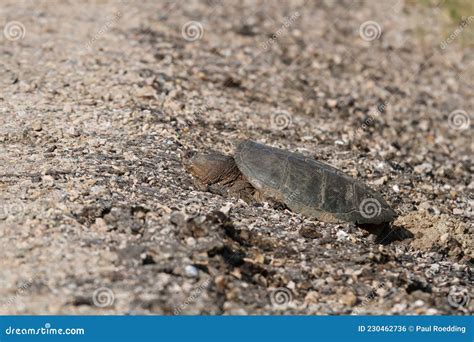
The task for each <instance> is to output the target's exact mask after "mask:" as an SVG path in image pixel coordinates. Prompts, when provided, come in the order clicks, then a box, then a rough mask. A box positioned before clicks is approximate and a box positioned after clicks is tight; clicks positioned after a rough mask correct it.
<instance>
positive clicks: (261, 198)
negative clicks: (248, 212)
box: [253, 191, 289, 210]
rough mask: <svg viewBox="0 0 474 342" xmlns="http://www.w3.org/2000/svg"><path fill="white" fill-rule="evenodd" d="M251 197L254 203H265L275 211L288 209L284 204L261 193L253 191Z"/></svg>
mask: <svg viewBox="0 0 474 342" xmlns="http://www.w3.org/2000/svg"><path fill="white" fill-rule="evenodd" d="M253 197H254V202H267V203H268V204H269V205H270V206H271V207H272V208H273V209H275V210H285V209H289V208H288V206H287V205H286V204H285V203H283V202H281V201H278V200H276V199H274V198H272V197H268V196H265V195H264V194H263V193H262V192H261V191H255V193H254V195H253Z"/></svg>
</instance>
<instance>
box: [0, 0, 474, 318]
mask: <svg viewBox="0 0 474 342" xmlns="http://www.w3.org/2000/svg"><path fill="white" fill-rule="evenodd" d="M469 15H473V13H466V14H465V16H466V17H468V18H469ZM465 23H466V26H467V25H474V21H466V22H465ZM0 24H1V25H2V27H4V28H5V29H4V30H3V32H2V33H3V35H0V42H1V43H0V54H1V56H2V58H1V59H0V262H1V267H0V313H1V314H166V315H173V314H213V315H218V314H219V315H220V314H242V315H246V314H250V315H251V314H296V315H308V314H311V315H313V314H469V313H472V312H473V310H474V293H473V290H472V289H473V287H472V285H473V257H474V252H473V249H472V247H473V245H474V243H473V234H474V229H473V221H472V215H473V204H474V197H473V191H474V182H473V180H472V155H473V153H472V152H473V141H472V124H471V119H472V113H473V108H474V106H473V105H474V97H473V96H472V94H473V90H474V85H473V83H472V80H473V79H474V78H473V76H474V64H473V60H474V49H473V48H472V46H471V45H469V44H468V45H465V44H462V43H461V38H460V36H461V35H462V34H463V33H462V32H460V33H459V29H458V31H457V32H458V34H455V35H454V34H453V32H454V29H456V27H459V25H462V23H461V24H460V23H455V25H454V26H452V23H451V24H450V18H449V17H448V16H447V15H446V13H445V10H444V9H443V7H442V6H437V5H436V4H431V5H429V6H426V5H423V6H421V5H417V4H413V3H408V4H406V3H404V2H403V1H398V2H397V1H392V2H388V1H383V2H382V4H376V2H370V5H369V4H368V3H363V2H358V1H350V0H348V1H324V2H323V1H321V2H319V1H318V2H309V1H281V2H280V1H279V2H276V1H244V2H242V3H240V2H238V3H237V2H230V1H229V2H221V1H217V0H210V1H201V2H196V1H190V2H188V1H186V2H182V1H172V2H167V1H140V2H132V1H118V0H117V1H107V0H104V1H89V2H85V1H84V2H83V1H81V2H75V1H27V0H23V1H20V2H18V1H13V0H2V6H1V8H0ZM450 25H451V26H450ZM461 31H462V30H461ZM242 138H250V139H253V140H255V141H258V142H261V143H265V144H268V145H271V146H275V147H280V148H285V149H288V150H291V151H296V152H300V153H303V154H305V155H307V156H309V157H312V158H315V159H318V160H321V161H324V162H327V163H329V164H331V165H333V166H335V167H337V168H339V169H341V170H343V171H344V172H346V173H347V174H349V175H351V176H353V177H354V178H357V179H359V180H361V181H363V182H365V183H367V184H368V185H370V186H371V187H372V188H374V189H376V190H377V191H379V192H380V193H381V194H382V195H383V196H384V198H385V199H386V200H387V201H388V202H389V203H390V205H391V206H392V207H393V208H394V209H395V210H396V211H397V214H398V218H397V219H396V220H395V222H393V224H392V228H393V229H395V230H397V229H406V230H408V231H410V232H411V233H412V234H413V237H412V238H408V239H404V240H402V241H391V240H389V239H385V240H382V241H381V240H380V239H378V238H377V236H376V235H375V234H370V233H369V232H367V231H366V230H363V229H360V228H358V227H356V226H355V225H354V224H350V223H347V224H329V223H323V222H318V221H316V220H312V219H308V218H305V217H303V216H301V215H299V214H297V213H293V212H290V211H288V210H286V209H283V208H281V207H275V206H273V205H271V204H270V203H261V204H256V205H248V204H247V203H245V202H243V201H241V200H238V199H235V198H223V197H221V196H218V195H215V194H211V193H207V192H202V191H198V190H197V189H196V188H195V187H194V186H193V182H192V178H191V177H190V175H189V174H187V173H186V172H185V170H184V169H183V166H182V160H181V154H182V152H183V151H186V150H190V149H193V150H197V151H207V150H216V151H221V152H224V153H228V154H232V153H233V151H234V148H235V146H234V145H233V142H234V141H235V140H236V139H242ZM379 242H382V243H379Z"/></svg>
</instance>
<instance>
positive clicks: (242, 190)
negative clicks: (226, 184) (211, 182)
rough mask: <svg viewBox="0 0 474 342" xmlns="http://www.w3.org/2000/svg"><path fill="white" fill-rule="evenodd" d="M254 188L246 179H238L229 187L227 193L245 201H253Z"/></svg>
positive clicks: (250, 202)
mask: <svg viewBox="0 0 474 342" xmlns="http://www.w3.org/2000/svg"><path fill="white" fill-rule="evenodd" d="M254 193H255V188H254V187H253V186H252V185H251V184H250V183H249V182H247V181H246V180H243V179H238V180H236V181H235V182H234V183H233V184H232V186H231V187H230V188H229V195H231V196H234V197H237V198H240V199H242V200H244V201H245V202H247V203H249V204H252V203H255V198H254Z"/></svg>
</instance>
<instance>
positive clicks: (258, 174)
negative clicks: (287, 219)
mask: <svg viewBox="0 0 474 342" xmlns="http://www.w3.org/2000/svg"><path fill="white" fill-rule="evenodd" d="M235 161H236V163H237V166H238V167H239V169H240V171H241V172H242V174H243V175H244V176H245V177H246V178H247V180H248V181H249V182H250V183H251V184H252V185H253V186H254V187H255V188H256V189H258V190H259V191H260V192H261V193H262V194H263V195H264V196H266V197H271V198H274V199H276V200H278V201H280V202H283V203H285V204H286V205H287V206H288V207H289V208H290V209H291V210H293V211H295V212H299V213H302V214H303V215H306V216H309V217H315V218H317V219H319V220H321V221H326V222H342V221H347V222H355V223H360V224H364V223H373V224H378V223H383V222H389V221H392V220H393V219H394V218H395V216H396V213H395V212H394V211H393V209H392V208H390V206H389V205H388V204H387V202H386V201H385V200H384V199H383V198H382V196H381V195H380V194H378V193H377V192H375V191H374V190H372V189H371V188H369V187H368V186H367V185H365V184H363V183H361V182H359V181H357V180H355V179H353V178H351V177H349V176H348V175H346V174H345V173H344V172H342V171H340V170H338V169H336V168H334V167H332V166H330V165H328V164H325V163H322V162H320V161H317V160H314V159H311V158H308V157H305V156H303V155H301V154H299V153H292V152H289V151H285V150H282V149H278V148H274V147H270V146H266V145H263V144H259V143H256V142H254V141H251V140H246V141H243V142H241V143H240V144H239V145H238V146H237V151H236V154H235Z"/></svg>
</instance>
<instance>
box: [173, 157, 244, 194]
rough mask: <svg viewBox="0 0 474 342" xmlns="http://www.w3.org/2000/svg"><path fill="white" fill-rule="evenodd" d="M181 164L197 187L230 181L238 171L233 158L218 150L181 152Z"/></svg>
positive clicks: (235, 176)
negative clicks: (194, 180) (193, 179)
mask: <svg viewBox="0 0 474 342" xmlns="http://www.w3.org/2000/svg"><path fill="white" fill-rule="evenodd" d="M182 160H183V166H184V168H185V169H186V171H188V172H189V173H190V174H191V175H192V176H193V177H194V178H195V179H196V181H197V184H196V185H197V186H198V187H199V188H202V187H207V186H209V185H212V184H214V183H218V182H221V181H223V182H225V183H227V182H231V181H233V180H235V179H236V178H237V176H238V175H239V174H240V171H239V170H238V168H237V165H236V164H235V161H234V158H232V157H231V156H227V155H225V154H222V153H219V152H208V153H198V152H195V151H186V152H184V153H183V154H182Z"/></svg>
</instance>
